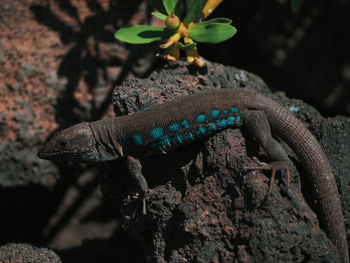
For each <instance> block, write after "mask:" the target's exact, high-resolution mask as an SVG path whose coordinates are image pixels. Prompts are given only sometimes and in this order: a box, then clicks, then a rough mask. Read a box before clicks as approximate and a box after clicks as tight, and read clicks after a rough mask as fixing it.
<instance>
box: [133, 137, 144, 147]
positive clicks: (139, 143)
mask: <svg viewBox="0 0 350 263" xmlns="http://www.w3.org/2000/svg"><path fill="white" fill-rule="evenodd" d="M132 139H133V141H134V143H135V144H136V145H137V146H143V145H144V143H143V139H142V136H141V135H138V134H136V135H134V136H132Z"/></svg>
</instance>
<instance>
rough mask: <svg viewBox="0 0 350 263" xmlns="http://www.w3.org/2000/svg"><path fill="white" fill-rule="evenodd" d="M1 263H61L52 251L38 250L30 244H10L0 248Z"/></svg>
mask: <svg viewBox="0 0 350 263" xmlns="http://www.w3.org/2000/svg"><path fill="white" fill-rule="evenodd" d="M0 262H1V263H61V262H62V261H61V260H60V258H59V257H58V256H57V255H56V253H55V252H53V251H52V250H51V249H47V248H38V247H35V246H31V245H28V244H21V243H19V244H15V243H9V244H6V245H3V246H0Z"/></svg>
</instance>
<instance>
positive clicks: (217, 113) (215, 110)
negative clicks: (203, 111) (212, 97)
mask: <svg viewBox="0 0 350 263" xmlns="http://www.w3.org/2000/svg"><path fill="white" fill-rule="evenodd" d="M210 114H211V116H212V117H213V118H216V117H218V116H219V115H220V111H219V110H217V109H213V110H212V111H211V113H210Z"/></svg>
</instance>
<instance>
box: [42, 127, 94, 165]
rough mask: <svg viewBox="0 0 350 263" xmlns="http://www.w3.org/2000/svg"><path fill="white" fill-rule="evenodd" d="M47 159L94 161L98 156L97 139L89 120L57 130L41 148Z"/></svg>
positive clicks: (43, 157)
mask: <svg viewBox="0 0 350 263" xmlns="http://www.w3.org/2000/svg"><path fill="white" fill-rule="evenodd" d="M38 157H39V158H41V159H46V160H59V161H69V160H73V161H74V160H76V161H81V162H94V161H95V160H96V159H97V157H98V152H97V149H96V140H95V138H94V135H93V132H92V130H91V128H90V126H89V124H88V123H87V122H82V123H79V124H76V125H73V126H71V127H69V128H67V129H63V130H60V131H58V132H56V133H55V134H54V135H53V136H52V137H51V138H50V139H49V140H48V141H47V142H46V143H45V145H44V146H43V147H42V148H41V149H40V150H39V152H38Z"/></svg>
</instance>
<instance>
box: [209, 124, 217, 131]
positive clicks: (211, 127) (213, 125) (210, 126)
mask: <svg viewBox="0 0 350 263" xmlns="http://www.w3.org/2000/svg"><path fill="white" fill-rule="evenodd" d="M209 129H211V130H212V131H215V130H217V127H216V125H215V123H213V122H209Z"/></svg>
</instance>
